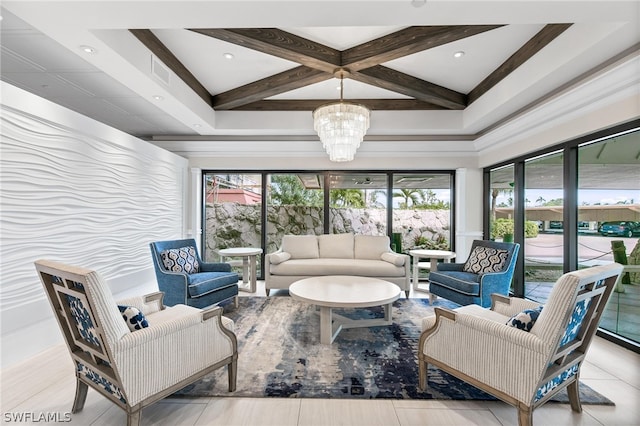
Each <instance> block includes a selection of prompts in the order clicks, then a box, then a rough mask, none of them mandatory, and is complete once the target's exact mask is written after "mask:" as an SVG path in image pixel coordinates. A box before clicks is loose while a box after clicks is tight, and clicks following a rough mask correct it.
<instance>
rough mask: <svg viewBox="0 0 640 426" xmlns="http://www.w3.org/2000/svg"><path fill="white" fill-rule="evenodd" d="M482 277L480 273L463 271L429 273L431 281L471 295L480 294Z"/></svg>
mask: <svg viewBox="0 0 640 426" xmlns="http://www.w3.org/2000/svg"><path fill="white" fill-rule="evenodd" d="M480 278H481V276H480V275H478V274H473V273H471V272H463V271H447V272H438V271H434V272H431V273H429V281H430V282H432V283H434V284H439V285H441V286H443V287H447V288H450V289H452V290H455V291H457V292H458V293H463V294H466V295H470V296H479V295H480Z"/></svg>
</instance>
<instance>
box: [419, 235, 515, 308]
mask: <svg viewBox="0 0 640 426" xmlns="http://www.w3.org/2000/svg"><path fill="white" fill-rule="evenodd" d="M519 248H520V245H519V244H515V243H500V242H495V241H486V240H475V241H474V242H473V244H472V245H471V253H470V254H469V258H468V259H467V261H466V262H465V263H440V264H438V269H437V270H436V271H433V272H431V273H430V274H429V293H431V295H430V296H429V299H430V301H431V302H433V301H434V300H435V298H436V296H441V297H444V298H445V299H449V300H451V301H452V302H456V303H458V304H459V305H471V304H476V305H480V306H482V307H483V308H488V307H490V306H491V294H492V293H498V294H501V295H503V296H507V295H508V294H509V287H510V286H511V279H512V278H513V271H514V269H515V266H516V260H517V258H518V250H519Z"/></svg>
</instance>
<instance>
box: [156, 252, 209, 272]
mask: <svg viewBox="0 0 640 426" xmlns="http://www.w3.org/2000/svg"><path fill="white" fill-rule="evenodd" d="M160 257H162V264H163V265H164V267H165V268H166V269H167V270H168V271H171V272H184V273H186V274H195V273H197V272H199V271H200V264H199V263H198V257H197V256H196V248H195V247H192V246H188V247H180V248H177V249H168V250H164V251H163V252H162V253H160Z"/></svg>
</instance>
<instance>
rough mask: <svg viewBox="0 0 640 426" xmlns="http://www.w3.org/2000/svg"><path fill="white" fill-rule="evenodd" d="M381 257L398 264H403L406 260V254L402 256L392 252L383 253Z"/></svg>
mask: <svg viewBox="0 0 640 426" xmlns="http://www.w3.org/2000/svg"><path fill="white" fill-rule="evenodd" d="M380 258H381V259H382V260H384V261H385V262H389V263H391V264H393V265H396V266H403V265H404V261H405V257H404V256H401V255H399V254H397V253H391V252H388V253H382V256H380Z"/></svg>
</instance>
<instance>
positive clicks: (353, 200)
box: [331, 189, 366, 209]
mask: <svg viewBox="0 0 640 426" xmlns="http://www.w3.org/2000/svg"><path fill="white" fill-rule="evenodd" d="M365 205H366V202H365V199H364V192H362V191H361V190H359V189H332V190H331V207H353V208H357V209H361V208H364V206H365Z"/></svg>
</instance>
